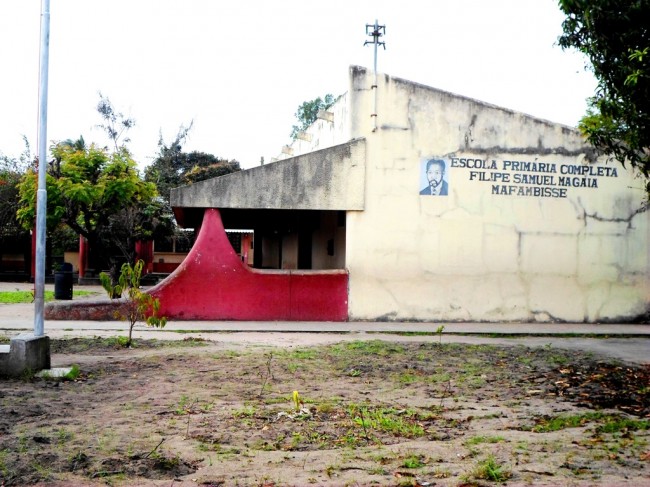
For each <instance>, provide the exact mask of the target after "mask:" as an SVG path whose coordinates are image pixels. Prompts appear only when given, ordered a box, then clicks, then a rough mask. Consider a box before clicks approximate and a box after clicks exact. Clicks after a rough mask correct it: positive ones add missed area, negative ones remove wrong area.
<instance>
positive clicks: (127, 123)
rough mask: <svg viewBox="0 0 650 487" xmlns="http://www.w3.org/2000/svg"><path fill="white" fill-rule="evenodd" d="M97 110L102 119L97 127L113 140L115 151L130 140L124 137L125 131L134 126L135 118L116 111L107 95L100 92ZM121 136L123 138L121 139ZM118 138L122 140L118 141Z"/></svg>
mask: <svg viewBox="0 0 650 487" xmlns="http://www.w3.org/2000/svg"><path fill="white" fill-rule="evenodd" d="M97 112H98V113H99V116H100V117H101V118H102V120H103V123H100V124H99V125H97V127H99V128H101V129H102V130H104V132H106V135H108V138H109V139H110V140H111V142H113V147H114V149H115V150H116V151H117V150H118V149H119V148H120V147H123V146H124V145H125V144H126V143H127V142H130V140H131V139H129V138H128V137H126V133H127V132H128V131H129V129H131V128H133V127H134V126H135V120H134V119H133V118H130V117H125V116H124V114H123V113H122V112H118V111H117V110H116V109H115V107H114V106H113V104H112V103H111V101H110V100H109V99H108V97H106V96H104V95H102V94H101V93H99V102H98V103H97ZM123 136H124V139H122V137H123ZM120 139H122V140H121V141H120ZM82 140H83V139H82ZM120 142H121V145H120Z"/></svg>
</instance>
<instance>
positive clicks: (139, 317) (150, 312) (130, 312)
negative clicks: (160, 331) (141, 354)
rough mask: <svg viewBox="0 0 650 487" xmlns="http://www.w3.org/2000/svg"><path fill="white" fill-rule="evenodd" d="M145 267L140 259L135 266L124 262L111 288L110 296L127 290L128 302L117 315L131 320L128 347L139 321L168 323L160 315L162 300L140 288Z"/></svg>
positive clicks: (158, 324)
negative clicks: (116, 280)
mask: <svg viewBox="0 0 650 487" xmlns="http://www.w3.org/2000/svg"><path fill="white" fill-rule="evenodd" d="M143 267H144V261H142V260H138V261H137V262H136V263H135V265H134V266H133V267H132V266H131V265H130V264H129V263H125V264H123V265H122V268H121V270H120V277H119V279H118V283H117V284H115V285H114V286H111V287H110V289H109V296H110V295H111V294H112V293H117V292H118V291H119V294H120V295H121V294H122V293H123V292H124V291H125V290H126V292H127V300H126V303H125V304H124V306H123V307H122V308H120V311H117V312H116V315H117V317H119V318H121V319H126V320H127V321H128V322H129V336H128V339H127V342H126V346H127V347H130V346H131V342H132V341H133V339H132V337H133V327H134V326H135V324H136V323H137V322H138V321H144V322H145V324H146V325H147V326H155V327H156V328H163V327H164V326H165V325H166V324H167V318H166V317H164V316H162V317H161V316H158V311H159V310H160V300H159V299H158V298H154V297H153V296H152V295H151V294H148V293H145V292H142V290H141V289H140V279H141V277H142V268H143ZM102 285H103V284H102Z"/></svg>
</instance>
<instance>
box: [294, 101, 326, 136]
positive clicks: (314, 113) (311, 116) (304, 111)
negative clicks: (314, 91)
mask: <svg viewBox="0 0 650 487" xmlns="http://www.w3.org/2000/svg"><path fill="white" fill-rule="evenodd" d="M334 101H335V100H334V96H333V95H331V94H329V93H328V94H327V95H325V97H324V98H321V97H320V96H319V97H318V98H315V99H313V100H311V101H306V102H303V103H302V104H301V105H300V106H299V107H298V110H297V111H296V113H295V117H296V119H297V120H298V125H294V126H293V127H292V129H291V138H292V139H293V140H296V138H297V137H298V133H299V132H302V131H304V130H306V129H307V127H309V126H310V125H311V124H312V123H314V122H315V121H316V118H317V117H318V112H319V111H321V110H327V109H328V108H329V107H331V106H332V105H334Z"/></svg>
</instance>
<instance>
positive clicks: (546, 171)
mask: <svg viewBox="0 0 650 487" xmlns="http://www.w3.org/2000/svg"><path fill="white" fill-rule="evenodd" d="M447 161H448V162H447V166H449V167H450V168H452V169H460V170H462V171H463V172H465V174H466V177H467V179H468V180H469V181H476V182H477V183H485V184H488V185H490V192H491V194H493V195H498V196H533V197H540V198H566V197H567V194H568V191H569V190H570V189H571V188H592V189H593V188H598V184H599V182H600V180H601V178H611V177H618V172H617V169H616V168H615V167H609V166H596V165H582V164H570V163H562V162H536V161H535V162H531V161H510V160H498V159H480V158H471V157H451V158H449V159H448V160H447Z"/></svg>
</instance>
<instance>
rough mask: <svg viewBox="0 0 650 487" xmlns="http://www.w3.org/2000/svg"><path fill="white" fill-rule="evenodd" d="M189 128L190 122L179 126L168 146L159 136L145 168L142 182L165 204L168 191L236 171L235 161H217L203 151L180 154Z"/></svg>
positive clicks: (237, 163) (236, 164)
mask: <svg viewBox="0 0 650 487" xmlns="http://www.w3.org/2000/svg"><path fill="white" fill-rule="evenodd" d="M191 128H192V124H191V123H190V124H189V126H187V127H185V126H182V125H181V127H180V129H179V131H178V133H177V134H176V137H175V138H174V140H173V141H172V142H171V143H166V142H165V141H164V140H163V138H162V135H161V136H160V139H159V140H158V147H159V153H158V157H157V158H156V160H154V161H153V162H152V163H151V164H150V165H149V166H148V167H147V168H146V169H145V180H146V181H150V182H153V183H154V184H155V185H156V187H157V188H158V192H159V193H160V195H161V197H162V198H163V199H164V200H165V201H166V202H167V204H169V196H170V191H171V189H172V188H176V187H179V186H184V185H187V184H192V183H195V182H198V181H203V180H205V179H210V178H214V177H217V176H223V175H225V174H229V173H232V172H236V171H239V170H240V167H239V162H237V161H236V160H230V161H229V160H226V159H221V158H219V157H216V156H214V155H212V154H206V153H205V152H197V151H193V152H189V153H188V152H183V144H184V143H185V140H186V139H187V136H188V134H189V131H190V130H191ZM170 211H171V208H170Z"/></svg>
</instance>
